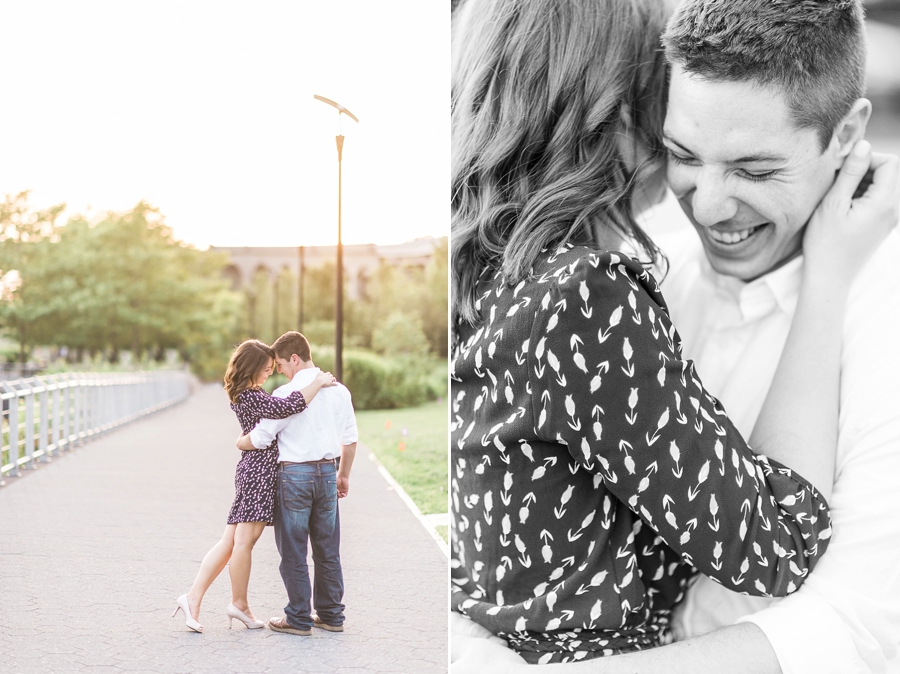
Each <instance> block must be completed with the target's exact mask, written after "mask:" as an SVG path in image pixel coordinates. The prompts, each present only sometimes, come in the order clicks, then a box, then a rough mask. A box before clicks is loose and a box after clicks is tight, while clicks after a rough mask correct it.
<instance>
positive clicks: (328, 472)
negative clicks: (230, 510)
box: [275, 463, 344, 630]
mask: <svg viewBox="0 0 900 674" xmlns="http://www.w3.org/2000/svg"><path fill="white" fill-rule="evenodd" d="M307 541H309V543H310V544H311V545H312V556H313V563H314V565H315V585H314V588H313V595H312V600H313V604H314V605H315V608H316V613H317V614H318V616H319V618H321V619H322V620H323V621H324V622H326V623H327V624H329V625H343V624H344V605H343V604H342V603H341V599H343V597H344V575H343V572H342V571H341V554H340V543H341V522H340V517H339V515H338V506H337V467H336V466H335V465H333V464H331V463H319V464H296V465H292V466H279V468H278V483H277V485H276V490H275V544H276V545H277V546H278V553H279V554H280V555H281V566H280V567H279V569H280V570H281V579H282V580H283V581H284V587H285V589H286V590H287V594H288V605H287V606H286V607H285V608H284V613H285V616H286V617H287V621H288V623H290V624H291V625H292V626H293V627H295V628H296V629H303V630H306V629H310V628H311V627H312V617H311V615H310V584H309V568H308V566H307V564H306V551H307Z"/></svg>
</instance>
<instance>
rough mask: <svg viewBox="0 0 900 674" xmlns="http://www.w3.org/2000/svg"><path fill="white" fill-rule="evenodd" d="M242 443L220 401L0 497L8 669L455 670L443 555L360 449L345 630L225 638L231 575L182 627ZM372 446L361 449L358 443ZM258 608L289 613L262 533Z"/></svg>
mask: <svg viewBox="0 0 900 674" xmlns="http://www.w3.org/2000/svg"><path fill="white" fill-rule="evenodd" d="M239 432H240V428H239V426H238V423H237V420H236V419H235V416H234V414H233V413H232V411H231V410H230V409H229V407H228V400H227V398H226V396H225V394H224V392H223V391H222V390H221V388H219V387H218V386H216V385H209V386H204V387H201V388H200V389H198V391H197V392H196V393H195V394H194V396H193V397H192V398H190V399H189V400H188V401H186V402H185V403H183V404H181V405H178V406H176V407H174V408H172V409H170V410H166V411H164V412H161V413H159V414H156V415H153V416H150V417H148V418H146V419H142V420H139V421H136V422H134V423H132V424H129V425H127V426H125V427H123V428H121V429H118V430H115V431H113V432H111V433H110V434H109V435H107V436H105V437H102V438H100V439H97V440H94V441H93V442H91V443H89V444H87V445H85V446H84V447H80V448H76V449H75V451H74V452H71V453H69V454H67V455H65V456H63V457H61V458H58V459H55V460H54V462H53V463H52V464H50V465H46V466H43V467H42V468H40V469H39V470H38V471H36V472H34V473H31V474H28V475H27V476H26V477H23V478H13V479H8V480H7V486H6V487H3V488H2V489H0V672H4V674H6V673H9V674H13V673H15V674H19V673H21V674H31V673H34V674H38V673H40V674H43V673H45V672H88V671H89V672H92V673H100V672H160V673H163V672H165V673H166V674H181V673H184V674H188V673H193V672H208V673H209V674H224V673H227V672H235V673H240V674H255V673H273V674H279V673H281V672H284V673H288V672H359V673H363V672H410V673H415V674H430V673H431V672H446V671H447V576H448V574H447V559H446V557H445V556H444V555H443V554H442V553H441V551H440V550H439V549H438V546H437V545H436V544H435V542H434V540H432V539H431V537H430V536H429V534H428V532H427V531H425V529H424V528H423V527H422V526H421V524H420V523H419V522H418V521H417V520H416V518H415V517H414V516H413V514H412V513H411V512H410V511H409V510H408V509H407V507H406V506H405V505H404V504H403V502H402V501H401V500H400V498H399V497H398V496H397V495H396V494H395V493H394V492H393V491H392V490H390V489H389V488H388V486H387V484H386V483H385V481H384V479H383V478H382V477H381V476H380V475H379V474H378V472H377V471H376V469H375V466H374V465H373V462H372V461H370V460H369V458H368V451H367V450H366V449H365V448H364V447H361V448H360V450H359V451H358V452H357V458H356V461H355V463H354V466H353V472H352V475H351V482H350V494H349V496H348V497H347V498H345V499H342V500H341V501H340V507H341V527H342V548H341V558H342V563H343V567H344V581H345V587H346V595H345V598H344V603H345V604H346V605H347V611H346V616H347V622H346V624H345V629H346V631H345V632H344V633H342V634H332V633H329V632H325V631H323V630H318V629H315V630H313V635H312V636H311V637H299V636H293V635H288V634H280V633H276V632H272V631H271V630H268V629H262V630H247V629H245V628H244V626H243V625H239V624H238V623H237V621H235V628H234V630H233V631H229V629H228V623H227V618H226V617H225V607H226V606H227V605H228V603H229V602H230V601H231V594H230V583H229V579H228V569H227V568H226V570H225V571H223V573H222V575H221V576H219V578H218V579H217V580H216V582H215V583H213V586H212V587H211V588H210V591H209V592H208V593H207V595H206V598H205V600H204V603H203V608H202V611H201V614H200V622H201V623H202V624H203V627H204V633H203V634H196V633H193V632H190V631H188V630H187V629H186V628H185V626H184V619H183V618H182V617H181V614H180V613H179V614H178V616H177V617H175V618H172V617H171V614H172V611H173V610H174V608H175V598H176V597H177V596H178V595H180V594H182V593H184V592H186V591H187V590H188V588H189V587H190V585H191V582H192V581H193V579H194V576H195V574H196V572H197V569H198V568H199V565H200V561H201V560H202V558H203V556H204V555H205V554H206V552H207V550H208V549H209V548H210V547H211V546H212V545H213V544H214V543H215V542H216V541H217V540H218V539H219V538H220V537H221V534H222V531H223V530H224V528H225V519H226V516H227V513H228V509H229V508H230V506H231V500H232V497H233V493H234V465H235V463H236V462H237V460H238V450H237V449H235V447H234V441H235V439H236V438H237V436H238V434H239ZM362 440H363V442H364V441H365V438H362ZM253 563H254V567H253V572H252V575H251V577H250V606H251V608H252V609H253V611H254V613H255V614H256V616H257V617H259V618H261V619H268V618H269V617H272V616H279V615H282V613H283V608H284V605H285V603H286V602H287V599H286V594H285V591H284V586H283V585H282V582H281V577H280V575H279V573H278V563H279V558H278V553H277V551H276V549H275V540H274V537H273V535H272V528H271V527H267V528H266V532H265V533H264V534H263V536H262V537H261V538H260V540H259V542H258V543H257V545H256V548H255V549H254V557H253Z"/></svg>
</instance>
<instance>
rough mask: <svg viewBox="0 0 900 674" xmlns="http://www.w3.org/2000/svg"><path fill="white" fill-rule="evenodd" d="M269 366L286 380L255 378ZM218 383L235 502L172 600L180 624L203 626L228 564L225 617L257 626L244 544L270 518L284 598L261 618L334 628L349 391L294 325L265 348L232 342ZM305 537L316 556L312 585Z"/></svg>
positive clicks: (293, 629)
mask: <svg viewBox="0 0 900 674" xmlns="http://www.w3.org/2000/svg"><path fill="white" fill-rule="evenodd" d="M275 367H277V369H278V372H280V373H282V374H284V375H285V376H286V377H287V378H288V379H289V381H288V383H287V384H285V385H284V386H281V387H280V388H278V389H276V390H275V392H274V394H273V395H269V394H268V393H266V392H265V391H264V390H263V388H262V385H263V383H264V382H265V381H266V379H267V378H268V377H269V375H271V374H272V371H273V369H274V368H275ZM225 390H226V392H227V393H228V397H229V399H230V400H231V408H232V409H233V410H234V412H235V414H236V415H237V417H238V421H239V422H240V424H241V430H242V431H243V435H242V436H241V437H240V438H238V441H237V446H238V449H240V450H241V451H242V456H241V458H240V460H239V461H238V465H237V470H236V473H235V497H234V503H233V505H232V507H231V512H230V513H229V515H228V523H227V526H226V527H225V533H224V534H223V536H222V539H221V540H220V541H219V542H218V543H216V545H215V546H213V548H212V549H211V550H210V551H209V552H208V553H207V554H206V556H205V557H204V558H203V562H202V563H201V565H200V570H199V572H198V573H197V577H196V579H195V580H194V584H193V585H192V586H191V589H190V590H189V591H188V593H187V594H183V595H181V596H180V597H179V598H178V599H177V600H176V604H177V607H176V609H175V612H176V613H177V612H178V610H179V609H180V610H181V611H182V612H183V613H184V616H185V625H186V626H187V627H188V628H189V629H191V630H193V631H195V632H202V631H203V626H202V625H201V624H200V623H199V622H198V618H199V615H200V604H201V602H202V600H203V595H204V594H205V593H206V590H207V589H209V586H210V585H211V584H212V582H213V580H215V579H216V577H217V576H218V575H219V573H221V571H222V569H224V568H225V565H226V564H228V565H229V574H230V576H231V592H232V603H231V604H229V605H228V607H227V608H226V610H225V613H226V616H227V617H228V620H229V626H230V625H231V624H232V623H233V621H234V619H237V620H239V621H240V622H242V623H244V624H245V625H246V626H247V627H248V628H250V629H259V628H262V627H265V626H266V623H264V622H263V621H261V620H257V619H256V618H255V617H254V615H253V613H252V611H251V610H250V606H249V604H248V602H247V585H248V582H249V579H250V565H251V553H252V550H253V546H254V545H255V544H256V541H257V540H258V539H259V537H260V535H261V534H262V532H263V529H264V528H265V527H266V526H267V525H272V524H274V527H275V543H276V545H277V546H278V552H279V554H280V555H281V565H280V567H279V568H280V571H281V578H282V580H283V581H284V586H285V589H286V590H287V594H288V604H287V606H286V607H285V615H284V616H283V617H279V618H272V619H271V620H269V621H268V627H269V629H272V630H275V631H277V632H287V633H289V634H297V635H300V636H309V635H310V634H311V633H312V627H313V626H316V627H320V628H322V629H325V630H328V631H330V632H343V631H344V627H343V624H344V604H343V603H342V599H343V595H344V580H343V573H342V570H341V560H340V516H339V511H338V506H337V500H338V498H342V497H344V496H346V495H347V493H348V492H349V488H350V469H351V467H352V465H353V459H354V457H355V455H356V440H357V431H356V419H355V416H354V413H353V405H352V403H351V400H350V392H349V391H348V390H347V389H346V388H345V387H344V386H343V385H341V384H339V383H337V382H336V381H335V379H334V376H332V375H331V373H329V372H322V371H321V370H320V369H319V368H317V367H316V366H315V365H314V364H313V361H312V354H311V351H310V346H309V342H308V341H307V340H306V338H305V337H304V336H303V335H302V334H300V333H299V332H287V333H285V334H283V335H282V336H281V337H279V338H278V339H277V340H276V341H275V343H274V344H273V345H272V346H271V347H269V346H267V345H266V344H264V343H263V342H260V341H258V340H255V339H249V340H246V341H244V342H242V343H241V344H240V345H238V347H237V348H236V349H235V350H234V353H233V354H232V356H231V360H230V361H229V363H228V369H227V371H226V373H225ZM308 543H309V545H310V546H311V547H312V556H313V562H314V564H315V582H314V585H313V589H312V592H311V591H310V581H309V570H308V568H307V562H306V556H307V545H308ZM310 600H312V604H313V605H314V606H315V609H316V615H312V613H311V610H310ZM173 615H174V614H173Z"/></svg>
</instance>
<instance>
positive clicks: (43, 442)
mask: <svg viewBox="0 0 900 674" xmlns="http://www.w3.org/2000/svg"><path fill="white" fill-rule="evenodd" d="M38 381H40V383H41V389H40V396H41V409H40V411H39V412H38V414H39V415H40V417H41V420H40V424H39V425H40V429H39V431H38V432H39V433H40V434H41V439H40V440H39V441H38V453H39V454H40V455H41V458H40V462H41V463H47V462H48V461H49V460H50V450H49V447H48V445H49V443H48V442H47V432H48V431H47V428H48V424H47V393H48V392H47V383H46V382H44V381H41V380H38Z"/></svg>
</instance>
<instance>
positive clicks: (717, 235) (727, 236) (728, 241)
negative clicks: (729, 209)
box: [706, 223, 768, 245]
mask: <svg viewBox="0 0 900 674" xmlns="http://www.w3.org/2000/svg"><path fill="white" fill-rule="evenodd" d="M767 224H768V223H763V224H761V225H753V226H751V227H746V228H744V229H737V230H730V231H720V230H718V229H715V228H714V227H710V228H709V229H707V230H706V231H707V232H709V235H710V237H711V238H712V239H713V240H715V241H718V242H719V243H722V244H725V245H734V244H737V243H741V242H742V241H746V240H747V239H748V238H750V237H751V236H753V235H754V234H756V232H757V231H759V230H760V229H762V228H763V227H764V226H765V225H767Z"/></svg>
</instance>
